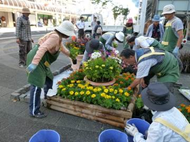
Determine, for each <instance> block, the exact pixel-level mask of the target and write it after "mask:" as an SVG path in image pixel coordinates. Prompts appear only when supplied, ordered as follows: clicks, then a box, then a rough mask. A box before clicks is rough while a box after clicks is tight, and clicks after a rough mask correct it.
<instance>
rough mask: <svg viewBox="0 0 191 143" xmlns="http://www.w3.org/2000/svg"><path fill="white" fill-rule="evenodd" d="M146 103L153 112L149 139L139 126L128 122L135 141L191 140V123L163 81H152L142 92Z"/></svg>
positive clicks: (128, 129) (129, 132)
mask: <svg viewBox="0 0 191 143" xmlns="http://www.w3.org/2000/svg"><path fill="white" fill-rule="evenodd" d="M141 98H142V100H143V103H144V105H146V106H147V107H148V108H149V109H151V111H152V113H153V117H152V120H153V122H152V123H151V125H150V127H149V129H148V135H147V139H144V136H143V134H141V133H140V132H139V131H138V129H137V127H135V126H134V125H131V124H127V125H126V127H125V130H126V132H127V134H129V135H131V136H133V141H134V142H190V124H189V122H188V121H187V119H186V118H185V117H184V115H183V114H182V113H181V112H180V111H179V110H178V109H177V108H176V107H175V96H174V95H173V94H172V93H170V91H169V90H168V88H167V87H166V86H165V85H164V84H162V83H151V84H149V86H148V87H147V88H145V89H144V90H143V91H142V92H141Z"/></svg>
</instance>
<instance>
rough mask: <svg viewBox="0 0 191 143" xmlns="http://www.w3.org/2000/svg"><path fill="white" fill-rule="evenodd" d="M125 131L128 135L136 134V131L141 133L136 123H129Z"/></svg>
mask: <svg viewBox="0 0 191 143" xmlns="http://www.w3.org/2000/svg"><path fill="white" fill-rule="evenodd" d="M125 131H126V133H127V134H128V135H131V136H133V137H134V136H135V134H136V133H139V131H138V129H137V127H135V125H134V124H133V125H131V124H127V125H126V127H125Z"/></svg>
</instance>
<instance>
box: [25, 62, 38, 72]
mask: <svg viewBox="0 0 191 143" xmlns="http://www.w3.org/2000/svg"><path fill="white" fill-rule="evenodd" d="M36 67H37V65H35V64H30V65H29V66H28V67H27V69H26V70H27V72H28V73H31V72H33V71H34V70H35V69H36Z"/></svg>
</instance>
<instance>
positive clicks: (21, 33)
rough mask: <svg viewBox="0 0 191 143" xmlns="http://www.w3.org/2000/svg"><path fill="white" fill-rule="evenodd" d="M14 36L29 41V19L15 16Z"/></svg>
mask: <svg viewBox="0 0 191 143" xmlns="http://www.w3.org/2000/svg"><path fill="white" fill-rule="evenodd" d="M16 38H17V39H20V40H22V41H31V28H30V21H29V20H26V19H24V18H23V16H21V17H18V18H17V23H16Z"/></svg>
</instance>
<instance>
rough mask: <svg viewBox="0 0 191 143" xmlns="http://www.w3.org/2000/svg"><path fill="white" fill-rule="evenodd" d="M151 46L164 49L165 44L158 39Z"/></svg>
mask: <svg viewBox="0 0 191 143" xmlns="http://www.w3.org/2000/svg"><path fill="white" fill-rule="evenodd" d="M150 47H154V48H158V49H163V46H162V45H161V44H160V43H159V41H157V40H156V39H155V40H154V42H153V43H152V44H151V45H150Z"/></svg>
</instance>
